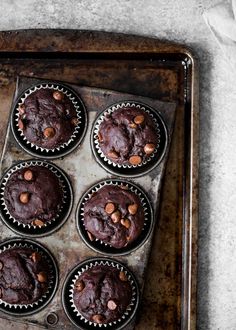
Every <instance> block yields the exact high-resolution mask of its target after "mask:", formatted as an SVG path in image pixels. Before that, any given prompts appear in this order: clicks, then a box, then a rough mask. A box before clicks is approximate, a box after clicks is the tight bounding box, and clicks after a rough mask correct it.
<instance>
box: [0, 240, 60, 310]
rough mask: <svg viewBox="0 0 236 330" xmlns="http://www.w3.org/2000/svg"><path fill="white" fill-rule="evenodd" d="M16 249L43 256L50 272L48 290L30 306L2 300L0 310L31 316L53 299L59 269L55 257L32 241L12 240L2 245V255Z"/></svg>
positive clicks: (0, 248) (0, 249)
mask: <svg viewBox="0 0 236 330" xmlns="http://www.w3.org/2000/svg"><path fill="white" fill-rule="evenodd" d="M16 248H25V249H30V250H33V251H34V252H37V253H39V254H40V255H41V257H42V258H43V260H44V261H45V262H46V263H47V265H48V268H49V272H48V273H47V279H48V281H47V290H46V291H45V292H44V294H43V295H42V297H41V298H39V299H38V300H37V301H35V302H32V303H30V304H10V303H8V302H6V301H4V300H2V299H0V310H2V311H3V312H5V313H7V314H11V315H30V314H33V313H36V312H38V311H39V310H41V309H43V308H44V307H45V306H46V305H47V304H48V303H49V302H50V301H51V299H52V298H53V296H54V294H55V292H56V289H57V285H58V269H57V265H56V262H55V260H54V257H53V256H52V255H51V253H50V252H49V251H48V250H47V249H46V248H45V247H43V246H41V245H40V244H39V243H36V242H33V241H30V240H20V239H11V240H8V241H6V242H3V243H1V245H0V254H1V253H3V252H5V251H7V250H12V249H16Z"/></svg>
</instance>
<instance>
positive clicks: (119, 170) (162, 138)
mask: <svg viewBox="0 0 236 330" xmlns="http://www.w3.org/2000/svg"><path fill="white" fill-rule="evenodd" d="M126 107H131V108H132V107H133V108H137V109H140V110H142V111H144V112H145V113H147V114H148V115H149V116H150V117H151V118H152V120H153V122H154V124H155V127H156V132H157V136H158V139H159V140H158V145H157V146H156V149H155V150H154V152H153V153H152V154H151V155H150V156H149V157H147V158H146V159H145V160H143V161H142V163H140V164H138V165H131V164H118V163H115V162H113V161H112V160H111V159H109V158H107V157H106V155H105V154H104V153H103V151H102V150H101V148H100V145H99V141H98V132H99V128H100V125H101V123H102V122H103V121H104V120H105V118H106V116H107V115H110V114H111V113H113V112H115V111H119V109H122V108H126ZM90 143H91V148H92V151H93V155H94V157H95V159H96V161H97V162H98V163H99V164H100V165H101V166H102V167H103V168H104V169H106V170H107V171H108V172H110V173H112V174H116V175H120V176H123V177H138V176H141V175H144V174H146V173H148V172H149V171H151V170H152V169H154V168H155V167H156V166H157V165H159V164H160V162H161V161H162V159H163V157H164V154H165V152H166V148H167V144H168V133H167V128H166V125H165V123H164V121H163V119H162V117H161V115H160V114H159V113H158V112H157V111H155V110H154V109H153V108H151V107H150V106H149V105H146V104H144V103H141V102H136V101H132V100H131V101H123V102H120V103H115V104H113V105H111V106H110V107H109V108H107V109H105V110H104V111H103V112H102V113H100V114H99V115H98V117H97V118H96V120H95V122H94V124H93V127H92V131H91V138H90Z"/></svg>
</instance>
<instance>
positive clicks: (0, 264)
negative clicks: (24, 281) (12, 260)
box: [0, 261, 3, 270]
mask: <svg viewBox="0 0 236 330" xmlns="http://www.w3.org/2000/svg"><path fill="white" fill-rule="evenodd" d="M2 269H3V263H2V262H1V261H0V270H2Z"/></svg>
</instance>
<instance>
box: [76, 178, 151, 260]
mask: <svg viewBox="0 0 236 330" xmlns="http://www.w3.org/2000/svg"><path fill="white" fill-rule="evenodd" d="M106 185H109V186H111V185H114V186H118V187H121V188H122V189H126V190H129V191H131V192H133V193H134V194H135V195H137V196H138V197H139V200H140V202H141V204H142V207H143V211H144V224H143V228H142V232H145V235H144V237H143V239H142V241H141V242H138V244H137V245H136V244H135V243H136V241H137V240H138V238H139V236H140V235H142V232H141V233H140V235H139V236H138V237H137V238H136V239H135V240H134V241H133V242H131V243H130V244H127V245H126V246H124V247H122V248H121V249H119V248H114V247H113V246H112V245H111V244H109V243H106V242H104V241H103V240H101V239H98V238H96V237H94V240H93V241H91V240H90V239H89V237H88V235H86V234H85V235H84V234H83V233H82V232H81V226H83V228H84V231H87V229H86V226H85V224H84V207H85V204H86V202H87V201H88V200H89V199H90V198H91V197H92V196H93V194H95V193H97V192H98V191H99V190H100V189H101V188H102V187H104V186H106ZM76 221H77V228H78V230H79V233H80V235H81V236H82V238H83V240H85V243H86V244H87V245H89V246H90V247H91V248H92V249H94V250H95V251H97V252H102V253H105V254H106V255H107V254H111V255H115V254H117V255H122V254H128V253H131V252H133V251H134V250H136V249H137V248H139V247H140V246H141V245H143V244H144V243H145V242H146V240H147V238H148V237H149V234H150V232H151V230H152V228H153V223H154V221H153V211H152V206H151V204H150V201H149V199H148V197H147V196H146V194H145V192H144V191H143V190H142V189H141V188H140V187H138V186H137V185H135V184H134V183H131V182H129V181H125V180H121V179H107V180H103V181H100V182H98V183H97V184H96V185H94V186H92V187H91V188H89V190H88V191H86V192H85V194H84V195H83V196H82V198H81V200H80V202H79V204H78V207H77V211H76ZM92 235H93V234H92ZM93 236H94V235H93ZM94 242H95V244H96V245H97V244H99V246H94ZM131 244H132V246H131ZM104 247H106V250H105V251H104ZM109 248H111V249H112V251H111V253H109V252H108V251H109ZM121 251H122V252H121Z"/></svg>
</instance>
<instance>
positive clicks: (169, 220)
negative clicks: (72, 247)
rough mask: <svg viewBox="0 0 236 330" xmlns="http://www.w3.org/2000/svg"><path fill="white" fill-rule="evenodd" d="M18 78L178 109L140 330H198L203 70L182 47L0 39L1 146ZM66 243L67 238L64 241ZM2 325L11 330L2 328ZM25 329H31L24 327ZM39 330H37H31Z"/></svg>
mask: <svg viewBox="0 0 236 330" xmlns="http://www.w3.org/2000/svg"><path fill="white" fill-rule="evenodd" d="M17 75H26V76H32V77H34V76H38V77H42V78H45V79H52V78H53V79H56V80H60V79H61V80H62V77H63V81H65V82H71V83H74V84H78V85H89V86H97V87H101V88H107V89H112V90H117V91H120V92H125V93H131V94H137V95H142V96H144V97H152V98H155V99H159V100H162V101H170V102H175V103H176V102H177V103H178V106H177V109H176V120H175V127H174V135H173V139H172V145H171V150H170V154H169V160H168V163H167V169H166V175H165V177H164V182H163V191H162V201H161V208H160V213H159V222H158V226H156V229H155V233H154V240H153V246H152V249H151V256H150V260H149V263H148V267H147V276H146V282H145V287H144V291H143V299H142V300H143V304H142V307H141V311H140V313H139V316H140V317H139V322H138V323H137V324H136V329H144V328H148V329H156V328H157V329H176V328H178V329H180V328H182V329H194V328H195V326H196V323H195V320H196V268H197V253H196V251H197V215H198V210H197V206H198V188H197V184H198V68H197V60H196V59H195V57H194V56H193V55H192V52H191V51H190V50H189V49H188V48H186V47H185V46H182V45H176V44H173V43H170V42H163V41H159V40H156V39H150V38H146V37H138V36H128V35H123V34H114V33H104V32H94V31H73V30H25V31H13V32H1V33H0V97H1V104H0V115H1V121H0V133H1V134H0V143H1V144H2V145H3V142H4V136H5V132H6V127H7V119H8V117H9V109H10V106H11V100H12V96H13V93H14V88H15V80H16V76H17ZM65 238H66V237H65ZM1 322H2V325H3V324H4V326H5V324H9V323H7V322H6V321H3V320H2V321H1ZM18 327H19V329H25V327H24V326H23V325H22V326H20V325H19V324H18ZM32 329H33V327H32Z"/></svg>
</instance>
